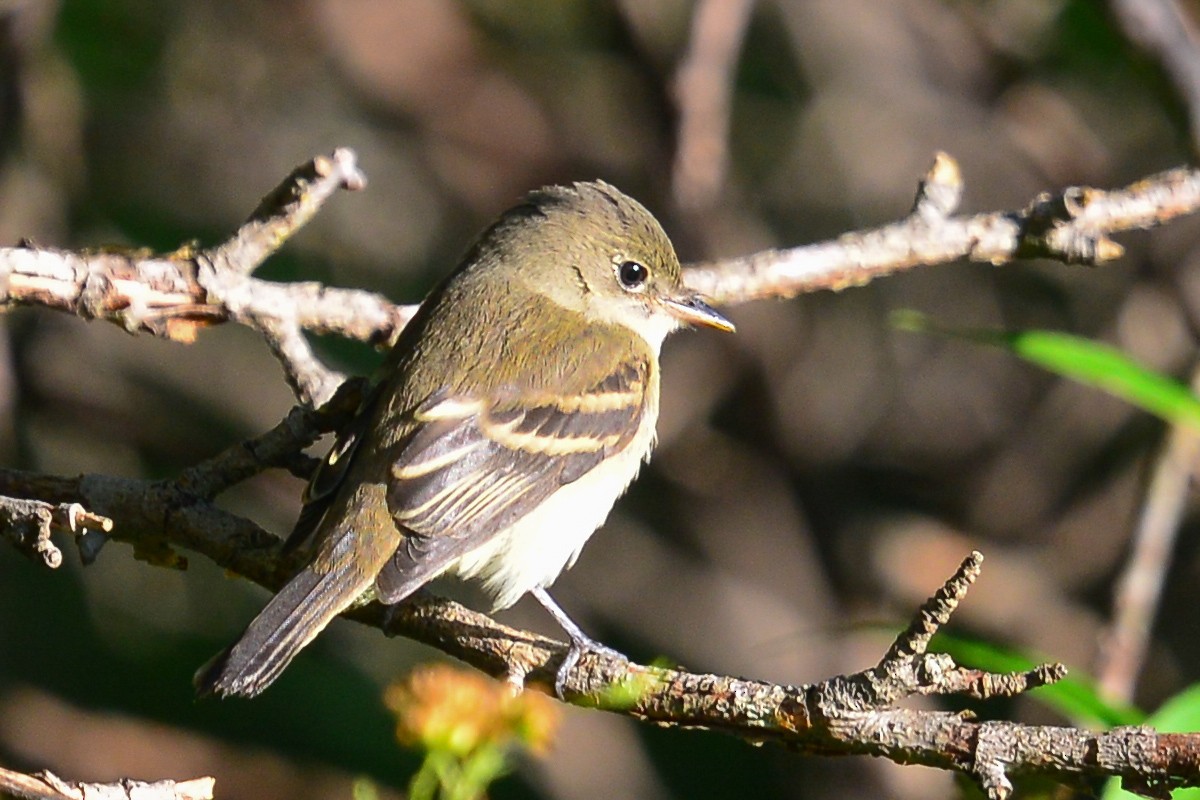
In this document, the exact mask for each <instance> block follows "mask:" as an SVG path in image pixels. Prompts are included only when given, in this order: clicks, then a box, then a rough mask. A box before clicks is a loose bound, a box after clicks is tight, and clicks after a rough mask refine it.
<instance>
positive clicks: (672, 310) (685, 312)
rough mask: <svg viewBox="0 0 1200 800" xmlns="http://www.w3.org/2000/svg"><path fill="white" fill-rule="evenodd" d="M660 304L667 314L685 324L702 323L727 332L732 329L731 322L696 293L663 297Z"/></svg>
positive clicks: (730, 331)
mask: <svg viewBox="0 0 1200 800" xmlns="http://www.w3.org/2000/svg"><path fill="white" fill-rule="evenodd" d="M662 304H663V308H665V309H666V311H667V313H668V314H670V315H671V316H673V317H675V319H677V320H679V321H680V322H682V323H684V324H685V325H704V326H706V327H709V328H716V329H717V330H719V331H727V332H729V333H732V332H733V330H734V327H733V323H732V322H730V321H729V320H727V319H725V318H724V317H722V316H721V315H720V314H718V313H717V312H716V311H714V310H713V308H712V306H710V305H709V304H708V303H706V302H704V301H703V300H701V299H700V298H699V297H698V296H697V295H694V294H693V295H685V296H683V297H680V298H674V297H664V298H663V300H662Z"/></svg>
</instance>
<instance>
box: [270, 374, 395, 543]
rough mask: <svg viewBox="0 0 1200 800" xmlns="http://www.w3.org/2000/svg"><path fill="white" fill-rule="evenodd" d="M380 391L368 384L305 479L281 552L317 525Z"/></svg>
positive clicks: (303, 539) (378, 386) (301, 540)
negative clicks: (297, 512) (352, 412)
mask: <svg viewBox="0 0 1200 800" xmlns="http://www.w3.org/2000/svg"><path fill="white" fill-rule="evenodd" d="M382 393H383V392H382V385H381V384H376V385H375V386H372V387H370V389H368V390H367V393H366V395H365V396H364V397H363V399H362V402H361V403H360V404H359V407H358V411H357V413H356V414H355V415H354V418H353V419H351V420H350V422H348V423H347V424H346V426H345V427H344V428H342V429H341V430H340V431H338V434H337V439H336V440H335V441H334V444H333V447H331V448H330V449H329V453H328V454H327V455H326V456H325V458H324V460H323V461H321V463H320V464H319V465H318V466H317V469H316V472H314V473H313V476H312V477H311V478H310V479H309V481H308V485H307V486H306V487H304V497H303V498H302V500H303V503H304V504H303V505H302V506H301V508H300V516H299V517H298V518H297V519H296V524H295V526H294V527H293V528H292V532H291V533H290V534H289V535H288V538H287V541H286V542H284V544H283V552H284V553H290V552H291V551H293V550H295V549H296V548H298V547H299V546H300V545H302V544H304V542H306V541H307V540H308V539H309V537H311V536H312V535H313V533H314V532H315V531H316V530H317V526H318V525H320V524H321V519H322V518H323V517H324V516H325V512H326V511H328V510H329V505H330V503H331V502H333V497H334V495H335V494H337V490H338V488H339V487H341V485H342V483H343V482H344V481H345V480H346V475H347V473H349V472H350V465H351V464H352V463H353V461H354V453H355V452H356V451H357V450H358V445H359V443H360V442H362V440H363V438H364V437H365V436H366V435H367V428H368V426H369V425H370V423H371V420H372V419H373V417H374V414H373V413H372V410H373V409H374V407H375V404H376V402H377V401H378V400H379V397H380V396H381V395H382Z"/></svg>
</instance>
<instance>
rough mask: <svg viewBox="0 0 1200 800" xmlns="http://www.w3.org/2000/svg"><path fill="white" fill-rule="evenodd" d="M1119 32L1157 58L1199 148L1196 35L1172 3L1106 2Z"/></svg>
mask: <svg viewBox="0 0 1200 800" xmlns="http://www.w3.org/2000/svg"><path fill="white" fill-rule="evenodd" d="M1109 5H1110V6H1111V8H1112V10H1113V14H1114V16H1115V17H1116V19H1117V22H1118V24H1119V25H1120V26H1121V30H1122V31H1124V33H1125V35H1126V36H1128V37H1129V38H1130V39H1131V40H1133V41H1134V42H1136V43H1137V44H1139V45H1141V46H1142V47H1143V48H1145V49H1146V50H1147V51H1149V52H1150V53H1151V54H1152V55H1154V56H1155V57H1157V58H1158V60H1159V61H1160V62H1161V63H1162V65H1163V69H1165V70H1166V73H1167V76H1168V77H1169V78H1170V80H1171V83H1173V84H1174V85H1175V89H1176V90H1177V91H1178V92H1179V95H1180V97H1181V98H1182V99H1183V101H1184V102H1183V104H1184V107H1185V108H1186V109H1187V113H1188V120H1189V126H1190V127H1191V130H1192V142H1193V146H1196V145H1197V144H1200V34H1198V33H1197V31H1196V26H1195V25H1194V24H1193V23H1192V19H1191V17H1190V16H1189V15H1188V14H1187V13H1185V12H1184V10H1183V9H1182V8H1180V7H1179V4H1178V3H1177V2H1175V0H1110V2H1109Z"/></svg>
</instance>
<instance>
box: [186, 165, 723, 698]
mask: <svg viewBox="0 0 1200 800" xmlns="http://www.w3.org/2000/svg"><path fill="white" fill-rule="evenodd" d="M682 324H697V325H707V326H710V327H713V328H718V329H720V330H726V331H731V330H733V325H731V324H730V323H729V322H728V321H726V320H725V319H724V318H723V317H721V316H720V315H718V314H717V312H715V311H713V310H712V309H711V308H709V307H708V306H707V305H705V304H704V302H703V301H701V300H700V298H699V297H697V296H696V295H694V294H693V293H691V292H689V291H687V290H686V289H685V288H684V286H683V283H682V280H681V274H680V266H679V259H678V257H677V256H676V255H675V250H674V248H673V247H672V246H671V242H670V240H669V239H668V238H667V235H666V233H664V232H663V229H662V227H661V226H660V225H659V224H658V221H657V220H655V219H654V217H653V216H652V215H651V214H650V212H649V211H647V210H646V209H645V208H644V207H642V205H641V204H639V203H638V202H637V201H635V200H633V199H631V198H629V197H627V196H626V195H624V194H622V193H621V192H619V191H617V190H616V189H614V188H613V187H612V186H609V185H608V184H606V183H603V182H600V181H597V182H594V183H577V184H574V185H573V186H566V187H557V186H556V187H549V188H545V189H540V190H538V191H535V192H532V193H530V194H529V195H528V196H526V198H525V199H524V201H523V202H521V203H520V204H519V205H517V206H516V207H514V208H512V209H510V210H509V211H507V212H506V213H505V214H504V215H503V216H502V217H501V218H500V219H499V221H497V222H496V223H495V224H493V225H492V226H491V227H490V228H488V229H487V231H485V232H484V233H483V235H482V236H481V237H480V238H479V240H478V241H477V242H476V243H475V245H474V246H473V247H472V248H471V249H470V250H469V251H468V252H467V254H466V256H465V257H464V258H463V259H462V262H461V263H460V264H459V266H458V268H457V269H456V270H455V271H454V272H453V273H452V274H451V275H450V276H449V277H447V278H446V279H445V280H444V281H442V283H441V284H440V285H438V286H437V287H436V288H435V289H434V290H433V292H432V293H431V294H430V295H429V297H428V298H427V299H426V300H425V302H424V303H423V304H422V306H421V308H420V310H419V311H418V313H417V314H416V316H415V317H413V319H412V321H411V322H409V324H408V325H407V326H406V327H405V328H404V330H403V331H402V333H401V334H400V338H399V340H398V341H397V342H396V345H395V347H393V348H392V351H391V353H390V354H389V356H388V357H387V359H386V361H385V362H384V364H383V366H382V367H381V368H380V371H379V373H378V376H379V377H378V378H377V380H376V382H375V384H374V387H373V389H372V390H371V391H369V392H368V393H367V395H366V399H365V400H364V401H363V404H362V408H361V409H360V410H359V412H358V415H357V416H356V417H355V419H354V420H353V421H352V422H351V423H350V424H349V425H347V426H346V429H345V430H344V431H342V432H341V434H340V436H339V439H338V441H337V443H336V444H335V445H334V447H333V449H332V451H331V452H330V454H329V456H328V457H327V458H326V460H325V461H324V463H323V464H322V467H321V469H320V470H318V473H317V474H316V476H315V477H314V478H313V481H312V483H311V484H310V485H309V487H308V490H307V491H306V493H305V506H304V508H303V510H302V511H301V514H300V519H299V521H298V522H297V523H296V528H295V530H294V531H293V532H292V536H291V538H290V539H289V541H288V545H289V546H291V547H295V546H296V545H298V544H299V543H301V542H303V541H305V540H307V539H308V538H309V537H310V536H315V542H316V544H315V546H314V550H315V552H314V555H313V556H312V560H311V563H310V564H309V565H308V566H307V567H306V568H305V569H304V570H302V571H301V572H300V573H299V574H298V575H296V576H295V577H294V578H292V580H291V581H290V582H289V583H288V584H287V585H286V586H284V587H283V589H282V590H281V591H280V592H279V594H277V595H275V597H274V599H272V600H271V602H270V603H268V604H267V606H266V608H264V609H263V610H262V612H261V613H260V614H259V615H258V616H257V617H256V618H255V619H254V621H253V622H251V623H250V626H249V627H248V628H247V629H246V632H245V633H243V634H242V636H241V638H240V639H239V640H238V641H237V642H236V643H235V644H234V645H233V646H232V647H230V648H229V649H228V650H226V651H224V652H223V653H221V654H220V655H219V656H217V657H216V658H215V659H214V660H213V661H212V662H210V663H209V664H208V665H206V666H205V667H203V668H202V669H201V671H200V672H199V673H198V674H197V676H196V683H197V687H198V688H199V690H200V691H201V692H202V693H210V692H211V693H216V694H221V695H231V694H234V695H246V696H253V695H256V694H258V693H259V692H261V691H262V690H263V689H265V688H266V687H267V686H269V685H270V684H271V682H272V681H274V680H275V679H276V678H277V677H278V676H279V674H280V673H281V672H282V671H283V669H284V668H285V667H286V666H287V665H288V664H289V663H290V662H291V660H292V659H293V658H294V657H295V656H296V654H297V653H298V652H299V651H300V649H301V648H303V647H304V646H305V645H306V644H308V643H309V642H310V641H312V639H313V638H314V637H315V636H316V635H317V634H318V633H320V632H321V630H322V629H323V628H324V627H325V626H326V625H327V624H329V621H330V620H332V619H333V618H334V617H335V616H336V615H337V614H338V613H339V612H341V611H342V610H343V609H345V608H346V607H347V606H349V605H351V604H352V603H354V601H355V600H356V599H358V598H359V596H360V595H362V594H363V593H364V592H366V591H368V590H369V589H371V588H372V587H373V588H374V590H375V596H376V597H377V599H378V600H379V601H380V602H382V603H385V604H393V603H398V602H400V601H401V600H403V599H404V598H405V597H407V596H408V595H410V594H412V592H414V591H416V590H417V589H418V588H419V587H421V586H422V585H424V584H425V583H428V582H429V581H430V580H432V579H433V578H435V577H437V576H439V575H441V574H444V573H449V574H456V575H458V576H460V577H463V578H479V579H481V580H482V582H483V588H484V590H485V591H487V592H488V593H489V594H490V595H491V596H492V597H493V598H494V600H495V606H494V608H495V609H501V608H507V607H508V606H510V605H512V604H513V603H515V602H516V601H517V599H518V598H520V597H521V596H522V595H523V594H525V593H526V592H528V593H530V594H532V595H533V596H534V597H535V598H537V600H538V601H539V602H540V603H541V604H542V605H543V606H545V608H546V609H547V611H549V612H550V614H551V615H553V617H554V618H555V620H557V622H558V623H559V624H560V625H561V626H562V627H563V629H564V630H565V631H566V632H567V634H568V635H569V636H570V639H571V650H570V651H569V653H568V656H567V658H565V659H564V661H563V664H562V667H561V668H560V669H559V672H558V680H557V682H556V687H555V688H556V689H557V690H558V693H559V695H560V696H561V695H562V691H563V684H564V681H565V679H566V677H567V675H568V673H569V672H570V670H571V669H572V667H573V666H574V664H575V663H576V661H577V660H578V658H579V656H580V654H581V653H582V652H583V651H586V650H607V648H603V647H602V646H601V645H599V644H597V643H596V642H594V641H592V640H591V639H590V638H588V637H587V636H586V635H584V634H583V632H582V631H581V630H580V629H579V628H578V626H576V625H575V624H574V623H573V622H572V621H571V620H570V618H569V617H567V615H566V614H565V613H564V612H563V611H562V609H560V608H559V607H558V605H557V604H556V603H555V602H554V601H553V600H552V599H551V598H550V595H549V594H547V593H546V587H547V586H549V585H550V584H551V583H553V582H554V579H555V578H556V577H557V576H558V574H559V573H560V572H562V571H563V570H564V569H565V568H567V567H570V566H571V565H572V564H573V563H574V562H575V559H576V558H577V557H578V555H579V551H580V550H581V549H582V548H583V545H584V543H585V542H587V540H588V537H589V536H591V535H592V533H593V532H594V531H595V530H596V528H598V527H599V526H600V525H601V524H602V523H603V522H604V519H605V517H607V516H608V512H609V511H610V510H611V508H612V505H613V503H614V502H615V501H616V499H617V497H619V496H620V495H621V493H622V492H624V491H625V489H626V487H627V486H628V485H629V483H630V481H632V480H633V478H634V476H635V475H636V474H637V472H638V468H639V467H640V466H641V463H642V461H644V460H645V459H647V458H648V457H649V455H650V450H651V448H652V447H653V445H654V438H655V434H654V426H655V422H656V420H657V418H658V386H659V366H658V351H659V348H660V346H661V345H662V341H663V339H664V338H665V337H666V335H667V334H668V333H670V332H671V331H673V330H675V329H676V328H678V327H679V326H680V325H682Z"/></svg>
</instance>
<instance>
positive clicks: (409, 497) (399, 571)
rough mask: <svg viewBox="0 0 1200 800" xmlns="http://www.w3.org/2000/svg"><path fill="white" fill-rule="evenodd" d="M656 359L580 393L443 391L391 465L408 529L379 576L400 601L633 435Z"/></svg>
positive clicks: (391, 597)
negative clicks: (457, 393)
mask: <svg viewBox="0 0 1200 800" xmlns="http://www.w3.org/2000/svg"><path fill="white" fill-rule="evenodd" d="M649 369H650V366H649V363H648V362H647V361H638V362H635V363H626V364H621V365H619V366H617V367H616V368H615V369H614V370H613V371H612V372H611V373H610V374H609V375H608V376H607V377H606V378H604V379H603V380H602V381H600V382H598V383H596V384H595V385H593V386H590V387H588V388H587V389H586V390H584V391H581V392H578V393H572V394H553V393H546V392H541V393H535V392H528V393H523V394H508V395H497V396H494V397H487V398H480V397H469V396H466V397H456V396H453V395H450V394H448V393H439V394H435V395H434V396H433V397H431V398H430V399H429V400H427V401H426V402H424V403H422V404H421V405H420V406H419V407H418V408H417V410H416V411H415V412H414V414H413V419H414V421H415V423H416V427H415V429H414V431H413V432H412V434H411V435H410V437H409V438H408V439H407V441H406V442H405V443H404V444H403V446H402V448H401V450H400V455H399V456H398V457H397V458H396V460H395V462H394V463H393V465H392V470H391V475H390V477H389V484H388V506H389V508H390V510H391V513H392V517H393V519H395V521H396V524H397V525H398V526H400V528H401V529H402V530H403V531H404V532H405V536H404V538H403V541H402V543H401V544H400V547H399V548H398V549H397V551H396V553H395V555H394V556H393V557H392V559H391V561H389V562H388V563H387V565H385V566H384V568H383V570H381V571H380V573H379V575H378V576H377V578H376V581H375V586H376V591H377V592H378V595H379V598H380V599H381V600H382V601H383V602H385V603H394V602H398V601H399V600H401V599H403V598H404V597H406V596H408V595H409V594H411V593H412V592H413V591H415V590H416V589H417V588H418V587H420V586H421V585H422V584H424V583H425V582H426V581H428V580H430V579H431V578H433V577H434V576H436V575H437V574H438V573H440V572H441V571H442V570H444V569H445V568H446V567H447V566H448V565H450V564H451V563H453V562H454V561H455V560H456V559H457V558H459V557H460V556H462V555H465V554H466V553H469V552H470V551H471V550H473V549H475V548H476V547H478V546H479V545H481V544H482V543H483V542H485V541H487V538H488V536H489V535H491V534H494V533H496V532H499V531H502V530H504V529H506V528H508V527H509V526H510V525H512V524H513V523H514V522H516V521H517V520H518V519H520V518H521V517H523V516H525V515H526V514H528V513H529V512H530V511H531V510H533V509H534V508H535V507H537V505H538V504H539V503H541V502H542V501H543V500H544V499H546V498H547V497H549V496H550V495H551V494H553V493H554V491H555V490H557V489H558V488H559V487H560V486H563V485H564V484H568V483H571V482H572V481H576V480H578V479H579V478H581V477H582V476H583V475H584V474H586V473H587V472H588V471H589V470H591V469H592V468H593V467H595V466H596V465H597V464H599V463H600V462H601V461H603V460H604V459H605V457H607V456H609V455H612V454H613V453H617V452H620V451H621V450H623V449H624V448H625V447H628V446H629V444H630V442H631V441H632V440H633V438H634V436H635V434H636V433H637V431H638V428H639V427H640V425H641V422H642V416H643V414H644V413H645V412H646V402H647V396H648V393H647V381H648V380H649V379H650V376H649Z"/></svg>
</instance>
